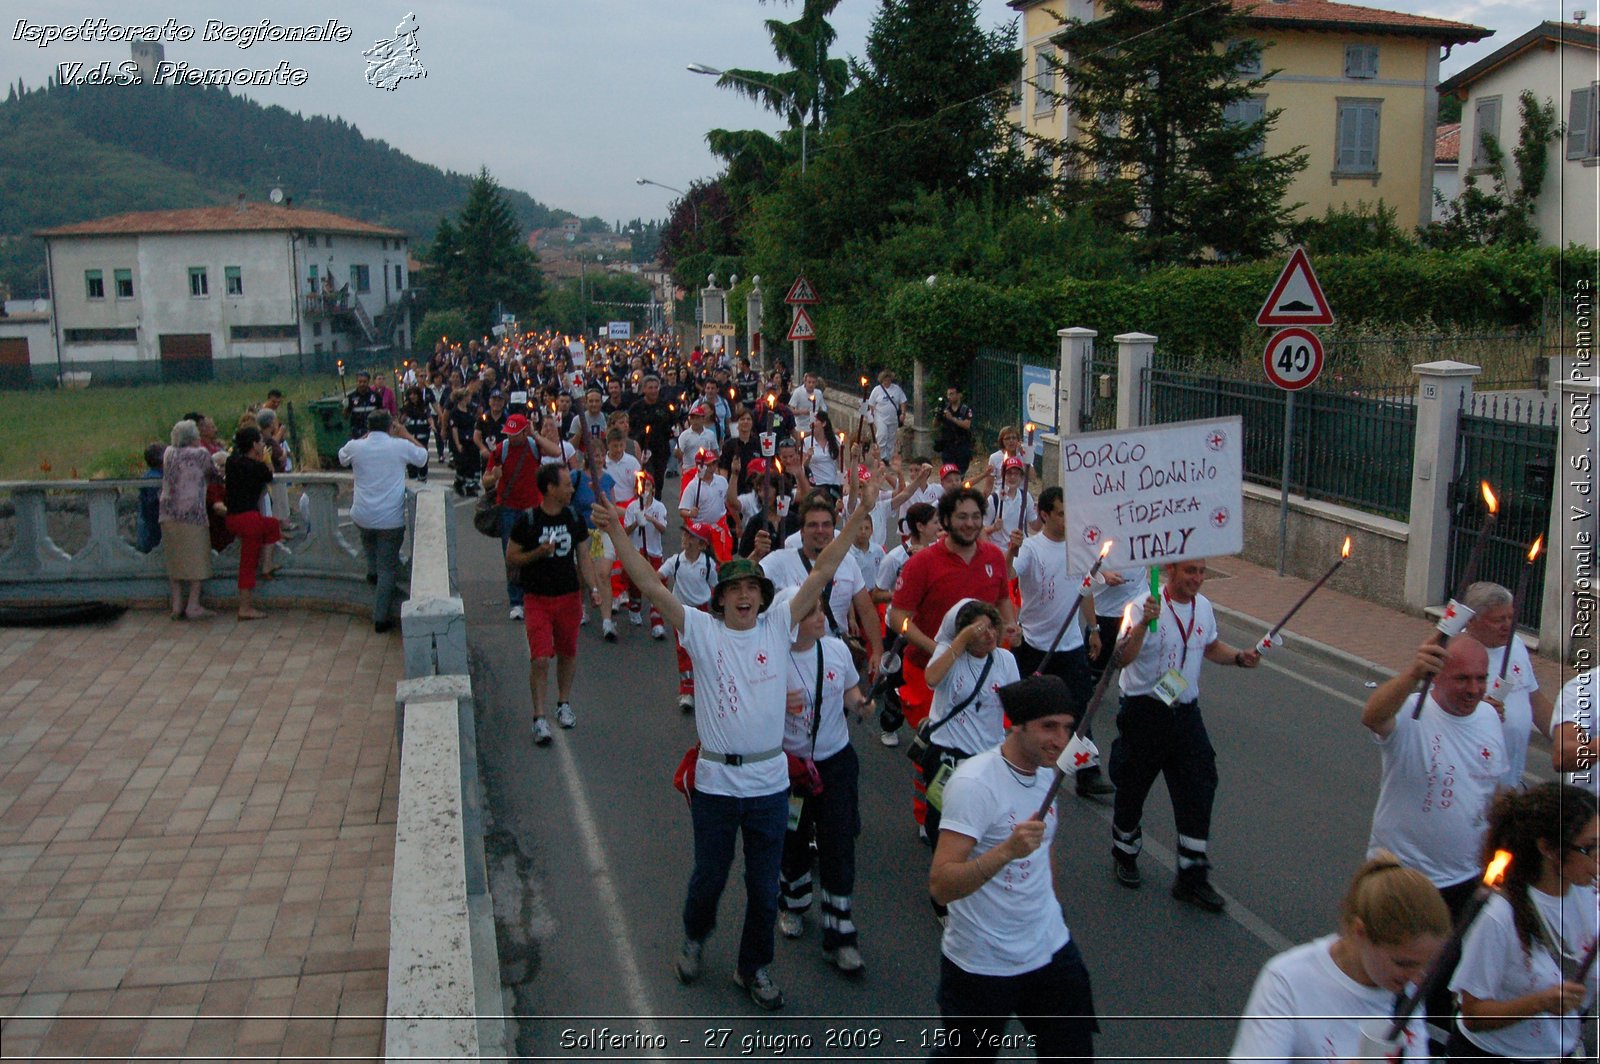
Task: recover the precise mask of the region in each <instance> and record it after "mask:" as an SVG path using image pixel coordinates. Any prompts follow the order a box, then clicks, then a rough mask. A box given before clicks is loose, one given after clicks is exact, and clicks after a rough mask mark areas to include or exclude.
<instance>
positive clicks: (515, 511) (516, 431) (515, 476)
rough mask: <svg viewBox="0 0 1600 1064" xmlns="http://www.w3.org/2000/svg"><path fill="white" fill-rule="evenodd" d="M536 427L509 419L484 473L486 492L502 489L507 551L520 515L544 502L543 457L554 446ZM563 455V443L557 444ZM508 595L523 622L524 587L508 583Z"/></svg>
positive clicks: (519, 417)
mask: <svg viewBox="0 0 1600 1064" xmlns="http://www.w3.org/2000/svg"><path fill="white" fill-rule="evenodd" d="M532 428H533V426H532V424H531V423H530V422H529V421H528V419H527V418H526V417H524V416H523V415H521V414H512V415H511V416H510V417H508V418H506V424H505V439H503V440H501V441H500V442H499V443H498V444H496V445H495V446H494V448H493V449H492V450H491V451H490V452H489V468H488V470H487V471H486V472H485V473H484V474H483V487H484V490H486V491H487V490H489V489H498V492H499V494H498V495H497V496H496V500H497V501H498V502H499V503H500V506H501V507H502V509H501V510H500V550H501V552H502V553H504V551H505V547H506V543H507V541H508V540H509V539H510V537H511V526H512V525H513V524H515V523H516V520H517V516H518V515H519V514H521V513H523V512H524V511H527V510H531V509H533V508H534V507H535V506H538V505H539V504H540V503H541V502H543V501H544V493H543V492H541V491H540V490H539V485H538V476H539V464H540V456H541V455H542V454H543V453H544V449H545V448H547V447H549V446H551V444H550V441H549V440H546V439H545V438H544V437H542V436H538V435H536V434H534V433H533V432H532ZM554 446H555V447H556V448H558V449H557V450H556V452H555V453H556V454H560V450H559V447H560V445H559V444H555V445H554ZM506 595H507V597H508V598H510V600H511V619H512V620H513V621H520V620H522V619H523V608H522V588H521V587H519V586H517V585H516V584H513V583H510V582H509V581H508V582H507V583H506Z"/></svg>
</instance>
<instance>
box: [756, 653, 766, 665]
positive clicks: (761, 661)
mask: <svg viewBox="0 0 1600 1064" xmlns="http://www.w3.org/2000/svg"><path fill="white" fill-rule="evenodd" d="M766 663H767V655H766V652H765V651H763V652H761V653H759V654H757V655H756V664H757V665H765V664H766Z"/></svg>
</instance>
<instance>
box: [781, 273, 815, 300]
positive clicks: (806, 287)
mask: <svg viewBox="0 0 1600 1064" xmlns="http://www.w3.org/2000/svg"><path fill="white" fill-rule="evenodd" d="M783 301H784V302H785V303H791V304H798V303H815V302H816V301H817V290H816V289H815V288H812V287H811V282H810V281H808V280H806V279H805V278H804V277H796V278H795V279H794V284H792V285H790V286H789V294H788V295H786V296H784V297H783Z"/></svg>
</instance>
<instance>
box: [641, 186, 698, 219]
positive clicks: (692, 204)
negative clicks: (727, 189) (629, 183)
mask: <svg viewBox="0 0 1600 1064" xmlns="http://www.w3.org/2000/svg"><path fill="white" fill-rule="evenodd" d="M633 183H634V184H636V185H654V186H656V188H664V189H666V190H667V191H668V192H676V193H677V194H678V195H680V196H682V197H683V198H684V199H685V200H687V201H688V203H689V209H690V210H692V211H693V212H694V228H695V232H699V231H700V206H699V204H697V203H695V201H694V200H693V199H690V197H689V194H688V193H687V192H685V191H684V190H683V189H681V188H673V187H672V186H671V185H663V184H662V183H661V182H659V181H652V180H650V179H649V178H648V177H636V178H634V179H633Z"/></svg>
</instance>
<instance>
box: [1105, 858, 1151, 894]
mask: <svg viewBox="0 0 1600 1064" xmlns="http://www.w3.org/2000/svg"><path fill="white" fill-rule="evenodd" d="M1111 867H1112V868H1113V870H1115V872H1116V874H1117V883H1118V884H1119V885H1121V886H1124V887H1127V888H1128V889H1129V890H1138V889H1139V887H1140V886H1142V885H1143V884H1144V877H1143V876H1141V875H1140V874H1139V859H1138V858H1137V857H1129V856H1127V855H1126V854H1124V853H1123V852H1122V851H1121V850H1112V851H1111Z"/></svg>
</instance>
